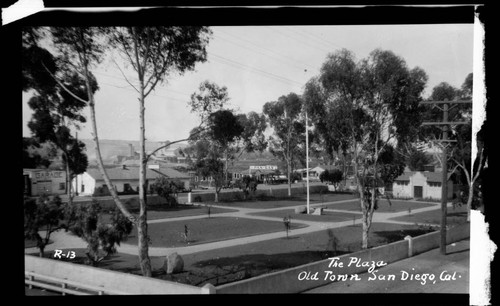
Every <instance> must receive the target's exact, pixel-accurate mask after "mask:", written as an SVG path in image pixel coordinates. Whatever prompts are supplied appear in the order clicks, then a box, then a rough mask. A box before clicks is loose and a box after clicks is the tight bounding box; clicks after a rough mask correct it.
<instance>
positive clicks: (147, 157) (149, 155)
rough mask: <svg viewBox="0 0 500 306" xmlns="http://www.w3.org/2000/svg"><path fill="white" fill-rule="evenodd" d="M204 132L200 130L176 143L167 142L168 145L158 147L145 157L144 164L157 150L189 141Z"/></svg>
mask: <svg viewBox="0 0 500 306" xmlns="http://www.w3.org/2000/svg"><path fill="white" fill-rule="evenodd" d="M203 131H205V129H201V130H198V131H197V132H196V133H194V134H192V135H190V136H189V137H188V138H185V139H180V140H176V141H172V142H169V143H168V144H166V145H163V146H161V147H158V148H156V149H155V150H154V151H153V152H151V153H150V154H148V155H146V162H147V161H148V160H149V159H150V158H151V156H153V155H154V154H155V153H156V152H158V151H159V150H161V149H163V148H166V147H169V146H170V145H173V144H175V143H178V142H182V141H188V140H191V138H192V137H193V136H195V135H197V134H200V133H201V132H203Z"/></svg>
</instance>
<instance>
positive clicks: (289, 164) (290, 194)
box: [286, 159, 292, 197]
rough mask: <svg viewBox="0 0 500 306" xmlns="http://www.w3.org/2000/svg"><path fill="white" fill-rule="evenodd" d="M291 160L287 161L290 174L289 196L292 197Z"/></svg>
mask: <svg viewBox="0 0 500 306" xmlns="http://www.w3.org/2000/svg"><path fill="white" fill-rule="evenodd" d="M291 163H292V162H291V160H290V159H288V160H287V161H286V166H287V172H288V196H289V197H291V196H292V165H291Z"/></svg>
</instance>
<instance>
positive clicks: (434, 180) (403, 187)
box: [392, 171, 454, 200]
mask: <svg viewBox="0 0 500 306" xmlns="http://www.w3.org/2000/svg"><path fill="white" fill-rule="evenodd" d="M450 177H451V174H448V199H451V198H452V197H453V191H454V189H453V181H452V180H451V179H450ZM441 182H442V172H421V171H408V172H405V173H403V174H402V175H400V176H398V177H397V178H396V179H395V180H394V183H393V185H392V195H393V196H394V197H395V198H414V199H434V200H440V199H441Z"/></svg>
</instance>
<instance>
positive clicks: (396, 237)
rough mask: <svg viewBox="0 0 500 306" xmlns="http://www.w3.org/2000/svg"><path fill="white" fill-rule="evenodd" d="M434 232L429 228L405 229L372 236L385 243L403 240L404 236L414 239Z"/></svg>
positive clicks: (378, 232) (377, 232)
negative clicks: (379, 238)
mask: <svg viewBox="0 0 500 306" xmlns="http://www.w3.org/2000/svg"><path fill="white" fill-rule="evenodd" d="M434 231H436V230H435V229H433V228H431V227H422V228H419V229H406V230H394V231H376V232H374V234H376V235H377V236H379V237H381V238H382V239H384V240H385V242H386V243H391V242H396V241H400V240H403V239H404V238H405V237H406V236H411V237H416V236H420V235H423V234H427V233H430V232H434Z"/></svg>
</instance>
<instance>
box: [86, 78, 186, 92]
mask: <svg viewBox="0 0 500 306" xmlns="http://www.w3.org/2000/svg"><path fill="white" fill-rule="evenodd" d="M94 73H95V74H99V75H103V76H107V77H110V78H114V79H118V80H123V78H121V77H117V76H113V75H109V74H106V73H102V72H94ZM107 85H110V84H107ZM111 86H114V87H117V88H118V86H115V85H111ZM125 87H130V85H129V84H127V85H125V86H123V87H120V88H125ZM156 90H165V91H168V92H172V93H177V94H180V95H183V96H187V97H190V96H191V94H187V93H185V92H181V91H177V90H174V89H169V88H164V87H156V88H155V91H156Z"/></svg>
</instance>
